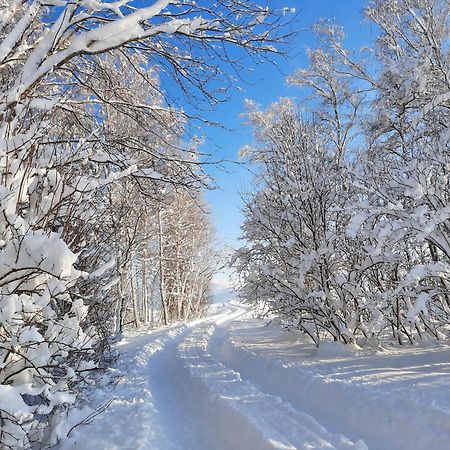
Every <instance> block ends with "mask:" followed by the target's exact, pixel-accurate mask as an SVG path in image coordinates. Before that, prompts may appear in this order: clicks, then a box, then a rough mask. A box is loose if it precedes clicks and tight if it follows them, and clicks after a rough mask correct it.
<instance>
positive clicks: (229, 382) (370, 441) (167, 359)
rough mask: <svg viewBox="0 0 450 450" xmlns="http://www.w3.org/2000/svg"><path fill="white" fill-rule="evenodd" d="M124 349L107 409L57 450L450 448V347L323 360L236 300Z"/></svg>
mask: <svg viewBox="0 0 450 450" xmlns="http://www.w3.org/2000/svg"><path fill="white" fill-rule="evenodd" d="M119 347H120V350H121V351H122V356H121V357H120V360H119V362H118V367H117V372H118V373H120V374H121V376H122V377H121V380H120V382H119V383H118V384H117V386H116V388H115V389H114V390H112V391H111V389H110V388H109V387H107V386H105V388H104V389H99V390H98V391H97V392H96V396H95V399H96V402H98V405H100V404H102V403H105V402H106V401H108V400H109V399H113V401H112V403H111V405H110V406H109V408H108V409H107V410H106V411H105V412H103V413H102V414H100V415H99V416H97V417H96V418H95V420H94V421H93V422H92V424H90V425H80V426H78V427H76V428H75V429H73V430H72V431H71V433H70V435H69V439H68V440H66V441H65V442H64V443H62V444H61V445H60V448H61V449H64V450H68V449H80V450H81V449H83V450H85V449H86V450H89V449H92V450H94V449H96V450H102V449H105V450H106V449H108V450H109V449H111V450H113V449H117V450H119V449H124V450H126V449H130V450H131V449H133V450H134V449H151V450H153V449H155V450H156V449H161V450H168V449H183V450H194V449H195V450H203V449H205V450H206V449H214V450H216V449H217V450H220V449H243V450H246V449H252V450H259V449H294V448H298V449H332V448H336V449H366V448H369V449H375V450H377V449H379V450H381V449H383V450H386V449H389V450H395V449H405V450H406V449H408V450H414V449H427V450H440V449H442V450H445V449H449V448H450V347H449V346H448V345H443V344H440V345H430V346H428V347H420V348H418V347H415V348H410V347H407V348H406V347H405V348H400V349H399V348H394V347H393V348H389V349H385V350H384V351H382V352H379V351H378V352H377V353H375V352H368V351H364V352H363V351H361V350H359V351H358V350H357V349H350V348H346V347H343V346H341V345H339V344H335V343H329V344H324V345H323V346H322V347H321V349H320V350H319V351H317V349H315V348H314V347H313V346H312V345H310V344H309V343H308V342H307V341H305V340H304V338H303V337H302V336H300V335H299V334H297V333H293V332H290V333H287V332H283V331H282V330H280V328H279V327H278V326H277V325H276V324H267V322H262V321H260V320H257V319H253V318H252V316H251V313H250V312H249V311H248V310H247V309H246V308H245V307H243V306H242V305H240V304H239V303H237V302H234V301H232V302H228V303H224V304H217V305H212V307H211V309H210V314H209V316H208V317H207V318H206V319H202V320H198V321H196V322H194V323H190V324H187V325H181V324H180V325H173V326H171V327H169V328H166V329H164V330H159V331H153V332H149V331H147V332H140V333H139V334H136V335H129V336H127V337H126V339H124V340H123V341H122V342H121V343H120V346H119ZM93 406H96V405H93ZM89 412H92V411H88V410H85V411H79V412H77V415H78V417H79V418H82V417H83V414H84V416H86V415H87V414H88V413H89Z"/></svg>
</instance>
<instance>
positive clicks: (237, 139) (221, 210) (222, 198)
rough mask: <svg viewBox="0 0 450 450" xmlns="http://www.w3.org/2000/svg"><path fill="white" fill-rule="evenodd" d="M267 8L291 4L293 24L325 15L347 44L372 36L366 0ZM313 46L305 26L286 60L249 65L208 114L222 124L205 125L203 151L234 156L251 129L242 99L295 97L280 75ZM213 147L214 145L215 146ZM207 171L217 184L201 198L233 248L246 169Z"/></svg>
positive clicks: (222, 239)
mask: <svg viewBox="0 0 450 450" xmlns="http://www.w3.org/2000/svg"><path fill="white" fill-rule="evenodd" d="M269 3H270V6H271V7H272V8H279V7H283V6H288V7H294V8H296V11H297V24H298V27H299V28H300V29H307V28H309V27H310V26H311V25H312V24H314V23H315V22H317V21H318V20H319V19H321V18H328V19H331V20H333V21H334V22H335V23H337V24H339V25H341V26H343V27H344V29H345V31H346V34H347V41H346V44H347V46H348V47H352V48H359V47H361V46H363V45H365V44H368V43H369V42H370V41H371V39H372V38H373V29H372V25H371V24H370V23H368V22H367V21H364V19H363V16H362V10H363V8H364V6H365V5H367V1H362V0H313V1H311V0H290V1H289V0H284V1H279V0H276V1H271V2H269ZM307 47H314V37H313V34H312V32H311V31H304V32H301V33H300V34H299V35H298V36H297V37H296V39H295V42H294V44H293V45H292V47H291V49H290V54H289V57H288V58H287V59H283V60H279V61H278V64H279V69H280V70H277V68H276V67H274V66H273V65H272V64H271V63H263V64H259V65H250V66H249V68H250V69H251V71H250V72H249V73H248V74H246V80H248V83H247V84H242V83H241V84H240V88H241V90H236V91H233V92H232V95H231V99H230V101H229V102H227V103H224V104H221V105H219V107H218V108H217V110H216V111H215V112H214V113H213V114H211V115H210V116H211V118H213V119H214V120H215V121H217V122H219V123H221V124H223V125H224V126H225V127H226V128H230V129H233V130H234V131H233V132H230V131H228V130H225V129H217V128H211V127H209V128H205V129H204V132H205V134H206V136H207V140H206V142H205V144H204V146H203V149H204V151H206V152H209V151H214V152H215V154H216V157H223V158H226V159H229V160H237V158H238V153H239V150H240V148H241V147H242V146H243V145H246V144H251V143H252V132H251V129H249V128H247V127H245V126H244V125H243V123H242V119H241V118H240V114H241V113H242V112H243V111H244V101H245V99H246V98H249V99H252V100H254V101H256V102H257V103H259V104H261V105H262V106H263V107H265V106H267V105H269V104H270V103H272V102H274V101H276V100H277V99H278V98H280V97H297V98H298V97H299V96H300V95H301V92H300V90H299V89H298V88H295V87H289V86H287V84H286V82H285V79H286V75H289V74H291V73H293V72H294V71H295V69H297V68H299V67H305V66H307V63H308V61H307V58H306V52H305V50H306V48H307ZM216 146H217V147H218V148H216ZM209 173H210V174H211V175H212V176H213V177H214V178H215V179H216V181H217V183H218V185H219V189H217V190H215V191H212V192H208V193H207V201H208V202H209V203H210V204H211V205H212V210H213V211H212V215H213V221H214V223H215V227H216V231H217V238H218V241H219V243H220V244H228V245H232V246H233V247H235V246H237V245H239V244H238V243H237V239H238V237H239V236H240V225H241V223H242V220H243V217H242V214H241V211H240V209H241V207H242V202H241V198H240V194H239V193H240V192H242V191H245V190H246V189H248V188H250V187H251V174H250V173H249V171H248V170H247V169H245V168H244V167H239V166H237V165H233V164H228V165H227V172H225V171H223V170H219V169H217V168H213V167H211V168H210V169H209Z"/></svg>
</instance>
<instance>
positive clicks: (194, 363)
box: [177, 306, 367, 450]
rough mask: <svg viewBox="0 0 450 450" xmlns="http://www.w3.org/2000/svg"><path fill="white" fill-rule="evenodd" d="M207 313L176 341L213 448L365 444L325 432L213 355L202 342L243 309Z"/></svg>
mask: <svg viewBox="0 0 450 450" xmlns="http://www.w3.org/2000/svg"><path fill="white" fill-rule="evenodd" d="M232 309H234V311H230V312H229V313H227V314H222V315H221V316H220V317H219V316H218V317H216V319H215V320H214V318H213V317H212V318H211V319H212V320H211V322H213V323H212V324H209V325H208V324H207V323H206V324H204V325H202V326H197V327H195V328H192V329H191V332H190V333H187V334H186V337H185V338H184V339H183V340H182V342H181V343H180V344H179V345H178V350H177V352H178V358H180V360H182V361H183V362H184V368H185V373H186V376H187V377H188V386H189V389H190V402H191V404H192V405H195V408H196V414H197V416H198V417H201V416H203V418H204V420H205V426H207V427H209V428H210V429H211V431H212V430H214V435H215V438H216V445H215V447H213V448H215V449H219V448H223V449H247V448H257V449H258V450H266V449H311V448H315V449H325V448H326V449H333V448H335V449H366V448H367V447H366V446H365V445H364V444H363V443H361V442H357V443H353V442H351V441H350V440H349V439H347V438H346V437H344V436H342V435H339V434H331V433H329V432H328V431H327V430H326V429H325V428H324V427H323V426H322V425H320V424H319V423H318V422H317V421H316V420H315V419H314V418H313V417H311V416H310V415H308V414H305V413H303V412H299V411H297V410H295V409H294V408H293V407H292V406H291V405H290V404H288V403H285V402H283V401H282V400H281V398H280V397H277V396H273V395H270V394H267V393H265V392H262V391H261V390H260V389H258V388H257V387H256V386H254V385H253V384H251V383H249V382H247V381H243V380H242V378H241V376H240V374H239V373H238V372H236V371H234V370H232V369H230V368H228V367H226V366H224V365H223V364H222V363H221V362H220V361H217V360H216V359H214V358H213V357H212V356H211V354H209V352H208V342H209V341H210V339H211V335H212V334H213V332H214V330H215V329H216V327H217V326H220V325H221V324H223V323H226V322H228V321H232V320H233V319H235V318H237V317H238V316H240V315H242V314H243V313H245V312H246V310H245V309H243V308H240V307H238V306H232Z"/></svg>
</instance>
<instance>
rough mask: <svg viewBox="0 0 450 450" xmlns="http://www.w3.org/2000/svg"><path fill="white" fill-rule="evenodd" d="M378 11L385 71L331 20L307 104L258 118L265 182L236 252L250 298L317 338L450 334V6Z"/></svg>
mask: <svg viewBox="0 0 450 450" xmlns="http://www.w3.org/2000/svg"><path fill="white" fill-rule="evenodd" d="M366 13H367V16H368V17H369V19H371V20H372V21H373V22H374V23H375V24H376V25H377V26H378V31H379V34H378V37H377V41H376V46H375V47H374V48H372V49H370V48H369V49H366V50H365V51H367V52H368V56H369V57H370V58H372V59H373V58H374V59H375V60H376V61H377V63H378V65H377V68H376V70H373V65H372V64H371V63H370V58H368V57H367V56H366V58H365V60H364V59H362V60H361V59H359V58H355V56H354V55H353V54H352V52H349V51H348V50H346V49H345V48H344V47H343V38H344V36H343V32H342V30H341V29H340V28H338V27H335V26H332V25H330V24H328V23H323V22H322V23H320V24H319V25H318V26H317V30H318V31H319V37H320V43H321V46H320V48H318V49H316V50H311V51H309V56H310V66H309V67H308V68H307V69H304V70H299V71H297V72H296V73H295V74H294V75H293V76H292V77H290V82H291V83H293V84H296V85H299V86H301V87H303V88H306V89H307V93H308V96H305V98H304V99H303V102H302V108H303V109H304V110H306V112H305V113H303V114H299V113H295V111H294V110H293V108H292V107H291V106H287V105H288V102H287V101H286V100H283V101H280V102H279V103H277V104H275V105H273V106H271V107H270V108H269V109H268V110H267V111H264V112H261V111H258V110H255V111H253V112H252V113H251V114H250V115H249V116H248V117H249V118H250V120H249V122H250V124H251V125H252V126H253V127H254V130H255V135H256V138H257V141H258V143H259V147H257V148H255V149H250V150H249V151H247V153H248V154H249V155H250V161H251V162H252V163H254V164H255V165H256V167H257V170H258V175H257V178H256V179H257V180H258V181H262V182H261V183H260V184H259V186H258V188H259V190H258V191H257V192H256V193H255V194H252V195H250V196H249V198H248V200H247V203H246V206H245V210H244V211H245V214H246V219H245V222H244V226H243V232H244V238H245V240H246V241H247V243H246V245H245V246H244V247H243V248H242V249H240V250H239V251H238V252H237V254H236V257H235V267H236V268H237V270H238V272H239V273H240V274H241V281H242V286H241V288H242V289H241V293H242V297H243V298H244V299H246V300H247V301H249V302H251V303H258V302H259V301H261V302H263V303H264V307H265V308H266V311H267V306H268V307H269V308H268V310H269V312H271V313H274V314H276V315H278V316H280V317H282V318H283V321H284V323H285V324H286V325H287V326H288V327H291V328H292V327H293V328H299V329H301V330H303V331H304V332H305V333H307V334H308V335H309V336H310V337H311V338H312V339H313V340H314V341H315V342H316V344H317V343H318V342H319V339H320V337H321V336H323V335H329V336H331V337H333V338H334V339H335V340H342V341H344V342H348V341H358V342H359V343H367V342H376V341H377V340H379V339H385V338H394V339H395V340H397V341H398V342H399V343H403V342H410V343H413V342H415V341H416V340H417V339H423V338H432V339H441V338H443V337H446V336H448V333H449V331H450V184H449V180H448V170H449V167H450V151H449V145H450V135H449V132H448V124H449V123H450V114H449V112H450V84H449V78H448V74H449V73H450V66H449V61H450V53H449V51H450V50H449V46H448V31H449V17H450V6H449V4H448V2H445V1H444V0H442V1H441V0H439V1H431V0H398V1H395V2H388V1H385V0H377V1H374V2H372V3H371V4H370V6H369V7H368V9H367V11H366ZM308 117H313V120H312V123H314V128H309V129H305V130H304V131H303V132H302V133H299V130H301V129H302V124H305V123H308V122H311V119H308ZM303 126H304V125H303Z"/></svg>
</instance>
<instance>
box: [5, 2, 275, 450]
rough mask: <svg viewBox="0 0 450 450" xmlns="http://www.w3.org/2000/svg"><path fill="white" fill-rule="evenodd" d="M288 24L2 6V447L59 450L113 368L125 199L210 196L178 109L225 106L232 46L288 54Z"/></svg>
mask: <svg viewBox="0 0 450 450" xmlns="http://www.w3.org/2000/svg"><path fill="white" fill-rule="evenodd" d="M277 17H278V15H276V14H272V12H270V11H269V10H268V9H266V8H264V7H261V6H259V5H258V4H257V3H253V2H251V1H245V0H239V1H234V0H233V1H231V2H226V3H221V4H220V5H211V4H210V3H209V2H206V1H204V2H203V1H201V2H194V1H192V2H191V1H187V2H186V1H183V2H178V1H174V2H172V1H170V0H156V1H152V2H145V3H144V4H143V3H141V2H135V3H134V2H128V1H119V2H112V3H111V2H97V1H94V2H92V1H83V0H82V1H78V0H77V1H75V2H73V1H70V2H69V1H45V2H43V1H38V0H34V1H26V2H20V1H15V0H3V1H2V2H1V3H0V82H1V87H0V198H1V206H0V208H1V215H0V369H1V370H0V426H1V427H0V428H1V431H0V446H2V447H5V448H8V447H10V448H28V447H30V446H31V445H37V443H41V444H44V445H47V444H53V443H55V442H56V440H57V439H58V438H59V437H60V436H59V435H58V422H59V420H60V419H62V418H63V416H64V412H65V409H66V407H67V406H68V405H70V404H72V403H73V402H74V400H75V397H76V393H77V390H78V389H79V388H80V386H81V385H82V383H83V382H84V381H85V380H86V381H87V378H88V374H89V372H90V371H91V370H92V369H95V367H96V366H97V364H98V363H99V361H100V360H101V355H99V354H98V352H99V350H100V349H101V346H100V347H99V344H98V342H99V339H100V340H101V341H102V342H104V341H105V338H106V337H107V336H105V335H102V333H103V332H102V333H99V328H98V326H96V325H98V324H99V323H101V320H98V318H97V319H96V318H95V315H93V314H92V312H93V311H94V307H95V311H100V310H102V308H103V306H104V305H105V303H104V302H103V300H104V299H105V298H106V297H107V295H108V294H107V293H106V294H102V293H101V292H105V291H102V289H103V288H105V287H111V286H112V284H111V283H112V281H114V280H113V276H114V275H113V274H112V272H113V270H114V268H113V261H112V259H110V255H111V253H113V252H109V251H108V252H106V251H105V252H104V253H103V250H106V249H107V247H108V246H110V247H111V248H112V247H114V246H113V245H110V244H111V243H112V242H113V241H114V239H113V238H111V239H110V241H108V239H103V238H102V240H100V241H97V238H98V237H99V236H100V234H101V233H102V232H103V231H104V230H105V227H103V228H102V226H101V225H102V224H101V222H102V220H103V218H107V216H108V215H107V214H104V213H105V212H106V211H107V205H105V200H106V199H107V198H108V195H109V194H110V192H111V187H112V186H113V185H120V183H121V181H122V180H124V179H125V177H132V179H133V182H134V183H135V185H137V186H139V180H145V181H146V186H145V188H146V189H147V190H149V191H150V192H152V190H154V185H155V184H158V183H159V184H163V183H168V184H170V185H177V184H179V183H180V182H183V183H185V184H186V185H188V186H190V185H196V186H198V185H199V184H204V181H203V176H202V175H199V173H200V172H201V171H198V170H197V169H195V170H194V169H193V167H198V166H199V163H198V162H195V161H193V160H192V158H191V157H190V155H189V152H186V153H183V152H178V153H176V152H174V151H173V148H171V147H172V146H173V144H174V141H173V140H171V139H172V138H171V136H173V135H174V133H173V130H174V129H177V128H179V126H178V125H179V123H180V122H179V120H180V117H181V116H185V117H186V114H182V113H181V112H174V110H175V108H174V105H171V101H170V100H171V96H173V97H177V96H178V94H179V92H183V93H185V94H186V95H187V96H191V97H193V98H194V97H197V98H198V99H203V100H206V101H208V102H210V103H215V102H216V101H218V100H219V97H218V96H219V94H220V93H218V92H217V91H216V90H215V88H216V86H217V85H216V84H215V83H216V82H217V79H220V78H222V80H223V81H225V80H226V79H227V76H226V75H225V72H226V71H222V69H219V68H218V64H217V63H218V62H219V61H222V62H223V61H225V62H226V61H227V60H228V57H227V55H228V53H227V48H228V46H238V47H241V48H243V49H244V50H246V51H248V52H250V53H252V52H254V53H255V54H256V53H258V54H259V53H271V52H273V51H275V50H274V48H273V47H272V41H273V40H276V39H277V36H276V34H275V32H276V28H277V27H278V23H279V22H278V19H277ZM118 55H120V56H118ZM228 62H230V63H231V61H230V60H228ZM236 64H237V63H236ZM125 67H127V69H128V71H127V70H124V68H125ZM222 67H224V66H223V65H222ZM130 73H133V75H130V76H128V75H129V74H130ZM222 75H223V77H222ZM162 76H164V77H165V78H166V79H167V80H168V79H170V80H172V81H174V83H173V82H172V81H171V83H169V84H170V85H172V86H177V87H176V88H174V89H175V92H172V93H171V95H167V94H165V93H164V92H163V90H162V89H161V88H160V84H159V81H158V80H159V79H160V77H162ZM144 86H145V90H146V92H145V95H141V94H142V90H143V89H144ZM221 91H222V92H223V90H221ZM175 106H176V105H175ZM125 117H127V120H125ZM149 117H151V120H148V119H149ZM144 130H145V132H144ZM177 133H178V132H177ZM177 133H175V135H176V136H177V139H175V140H176V141H177V145H179V142H180V140H179V133H178V134H177ZM166 138H168V139H166ZM143 154H145V155H146V157H145V158H144V157H143ZM167 167H169V168H170V169H167V170H166V168H167ZM165 175H169V176H170V178H166V177H165ZM180 180H182V181H180ZM146 194H148V192H147V193H146ZM102 213H103V217H102ZM119 215H120V213H119ZM111 231H113V233H116V236H120V235H121V234H120V232H119V231H123V228H122V229H121V228H120V226H119V227H118V228H117V229H114V230H111ZM97 242H98V246H97V247H96V243H97ZM116 248H117V247H116ZM112 256H113V257H114V255H112ZM116 264H117V262H116ZM115 267H118V266H117V265H116V266H115ZM109 274H111V276H110V275H109ZM103 275H107V276H108V277H110V278H111V279H109V280H108V281H107V280H106V279H105V284H103V282H102V281H101V280H102V277H103ZM106 291H107V289H106ZM99 305H100V306H101V308H100V307H99ZM89 306H91V308H90V310H89ZM106 310H108V308H106ZM94 353H95V354H94ZM49 425H51V426H50V427H49ZM33 443H34V444H33Z"/></svg>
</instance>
